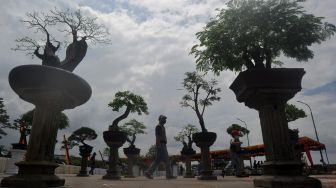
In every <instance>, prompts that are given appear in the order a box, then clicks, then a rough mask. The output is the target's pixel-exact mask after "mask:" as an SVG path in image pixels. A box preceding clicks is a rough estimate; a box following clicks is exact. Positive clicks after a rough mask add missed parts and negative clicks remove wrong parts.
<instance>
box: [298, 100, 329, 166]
mask: <svg viewBox="0 0 336 188" xmlns="http://www.w3.org/2000/svg"><path fill="white" fill-rule="evenodd" d="M297 102H299V103H302V104H304V105H306V106H308V108H309V111H310V116H311V118H312V121H313V125H314V130H315V135H316V140H317V141H318V142H320V139H319V137H318V135H317V131H316V126H315V121H314V116H313V112H312V110H311V108H310V106H309V105H308V104H307V103H304V102H302V101H297ZM320 154H321V160H322V161H324V159H323V155H322V151H321V149H320ZM322 161H321V162H322ZM322 163H323V162H322ZM328 164H329V160H328Z"/></svg>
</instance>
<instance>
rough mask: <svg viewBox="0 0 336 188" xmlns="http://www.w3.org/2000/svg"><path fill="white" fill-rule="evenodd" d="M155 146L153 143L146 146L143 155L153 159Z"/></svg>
mask: <svg viewBox="0 0 336 188" xmlns="http://www.w3.org/2000/svg"><path fill="white" fill-rule="evenodd" d="M155 148H156V146H155V145H151V146H150V147H149V148H148V151H147V153H146V155H145V157H146V158H149V159H151V160H153V159H154V158H155V155H156V149H155Z"/></svg>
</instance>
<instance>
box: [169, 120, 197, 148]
mask: <svg viewBox="0 0 336 188" xmlns="http://www.w3.org/2000/svg"><path fill="white" fill-rule="evenodd" d="M197 132H199V130H198V129H197V128H196V127H195V125H192V124H188V125H186V126H185V127H183V129H182V130H181V131H180V132H178V133H177V136H175V137H174V139H175V140H176V141H177V142H181V143H182V144H183V148H186V149H188V148H192V144H193V140H192V138H191V136H192V134H194V133H197ZM186 139H187V141H186Z"/></svg>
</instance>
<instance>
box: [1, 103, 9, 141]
mask: <svg viewBox="0 0 336 188" xmlns="http://www.w3.org/2000/svg"><path fill="white" fill-rule="evenodd" d="M10 126H11V124H10V123H9V116H8V115H7V111H6V110H5V105H4V103H3V98H0V139H1V138H2V137H1V135H7V133H6V132H5V131H4V130H3V128H8V127H10Z"/></svg>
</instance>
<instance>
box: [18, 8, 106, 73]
mask: <svg viewBox="0 0 336 188" xmlns="http://www.w3.org/2000/svg"><path fill="white" fill-rule="evenodd" d="M26 17H27V18H26V19H24V20H21V22H22V23H24V24H26V25H27V28H28V29H33V30H34V32H35V33H37V34H40V36H41V35H45V37H46V42H45V45H44V46H43V45H42V46H41V45H40V43H41V41H36V40H35V39H33V38H31V37H27V36H25V37H22V38H18V39H16V40H15V41H16V43H17V45H16V47H15V48H14V50H20V51H26V52H27V54H30V55H32V56H34V55H35V56H36V57H38V58H40V59H41V60H42V65H48V66H54V67H59V68H63V69H65V70H68V71H71V72H72V71H73V70H74V69H75V67H76V66H77V65H78V64H79V63H80V62H81V61H82V59H83V58H84V56H85V55H86V51H87V47H88V45H87V43H86V41H88V40H89V41H92V42H93V44H95V43H109V42H110V39H109V38H108V37H107V36H108V35H109V33H108V31H107V29H106V27H105V26H103V25H100V24H98V23H97V18H96V17H86V16H83V15H82V13H81V12H80V10H77V11H70V10H65V11H60V10H58V9H56V8H55V9H54V10H50V11H49V12H48V13H44V12H42V13H38V12H33V13H27V14H26ZM52 28H57V30H56V31H58V32H62V33H64V34H65V36H68V35H72V42H71V43H70V42H69V41H67V40H65V41H64V43H65V44H69V43H70V44H69V45H68V46H67V48H66V57H65V59H64V60H63V61H60V59H59V58H58V56H56V54H55V53H56V51H57V50H58V49H59V47H60V43H61V42H59V41H57V40H56V39H55V38H54V34H53V33H51V30H52ZM53 30H55V29H53ZM52 42H57V43H58V44H57V46H54V45H53V44H52ZM40 48H43V54H40V52H39V51H40Z"/></svg>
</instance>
